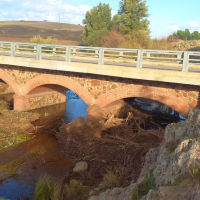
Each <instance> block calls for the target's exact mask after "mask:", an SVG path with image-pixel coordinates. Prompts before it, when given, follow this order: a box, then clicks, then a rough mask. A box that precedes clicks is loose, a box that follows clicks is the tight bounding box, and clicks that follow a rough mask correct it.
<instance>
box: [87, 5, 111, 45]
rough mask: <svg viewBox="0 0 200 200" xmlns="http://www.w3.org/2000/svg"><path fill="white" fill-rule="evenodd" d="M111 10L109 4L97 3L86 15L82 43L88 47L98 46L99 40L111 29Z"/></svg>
mask: <svg viewBox="0 0 200 200" xmlns="http://www.w3.org/2000/svg"><path fill="white" fill-rule="evenodd" d="M111 23H114V22H112V20H111V8H110V6H109V4H102V3H99V5H98V6H96V7H94V8H92V9H91V10H90V11H88V12H87V13H86V16H85V19H84V20H83V24H85V29H84V30H83V41H84V42H85V44H87V45H89V46H100V44H101V39H102V37H103V36H105V35H107V33H108V30H109V28H111Z"/></svg>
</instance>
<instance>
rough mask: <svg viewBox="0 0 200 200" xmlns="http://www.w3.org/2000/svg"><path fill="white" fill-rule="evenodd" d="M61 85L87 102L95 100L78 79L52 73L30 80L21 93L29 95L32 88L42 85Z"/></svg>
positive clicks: (90, 102)
mask: <svg viewBox="0 0 200 200" xmlns="http://www.w3.org/2000/svg"><path fill="white" fill-rule="evenodd" d="M48 84H52V85H59V86H63V87H65V88H68V89H69V90H72V91H73V92H75V93H76V94H77V95H78V96H79V97H80V98H82V99H83V101H85V103H86V104H88V105H90V104H92V103H93V102H94V98H93V96H92V95H91V94H90V93H89V92H88V91H87V90H85V89H84V88H83V87H82V86H81V84H80V83H78V82H77V81H75V80H73V79H71V78H69V77H67V76H62V75H50V74H43V75H40V76H37V77H34V78H33V79H31V80H29V81H28V82H27V83H26V84H25V85H24V86H23V87H22V88H21V95H23V96H25V95H27V94H28V93H29V92H30V91H31V90H33V89H35V88H37V87H39V86H42V85H48Z"/></svg>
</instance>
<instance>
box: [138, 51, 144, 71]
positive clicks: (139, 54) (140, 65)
mask: <svg viewBox="0 0 200 200" xmlns="http://www.w3.org/2000/svg"><path fill="white" fill-rule="evenodd" d="M142 61H143V50H141V49H140V50H138V57H137V68H142Z"/></svg>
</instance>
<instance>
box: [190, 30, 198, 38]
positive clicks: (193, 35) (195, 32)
mask: <svg viewBox="0 0 200 200" xmlns="http://www.w3.org/2000/svg"><path fill="white" fill-rule="evenodd" d="M191 39H192V40H199V39H200V33H199V32H198V31H194V32H193V33H192V34H191Z"/></svg>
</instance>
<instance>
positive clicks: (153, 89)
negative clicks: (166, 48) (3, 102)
mask: <svg viewBox="0 0 200 200" xmlns="http://www.w3.org/2000/svg"><path fill="white" fill-rule="evenodd" d="M0 68H1V69H3V71H4V72H6V73H7V74H8V75H9V77H11V78H12V80H13V81H14V82H15V83H16V84H17V85H18V87H19V88H22V91H23V87H26V86H27V85H28V86H29V87H26V90H25V91H26V92H27V94H28V92H29V90H31V89H34V81H33V80H36V79H37V81H38V80H39V77H41V80H40V81H39V82H40V83H37V84H40V85H42V84H45V83H47V82H48V81H47V80H46V81H45V80H44V79H49V81H52V80H53V79H58V80H57V82H58V83H61V84H62V85H64V86H69V87H70V86H71V85H73V84H74V83H76V86H74V87H78V88H77V89H76V91H74V92H76V93H80V94H82V96H81V98H83V99H84V92H83V89H84V91H85V96H87V97H85V99H86V101H87V102H86V103H88V104H91V103H95V102H98V101H99V102H98V103H99V104H101V107H104V106H106V105H107V102H109V103H110V102H111V101H114V100H115V97H116V100H118V99H119V98H126V97H130V95H138V97H146V98H153V99H154V100H159V101H160V102H163V103H165V102H167V100H166V97H173V98H171V100H170V101H171V102H167V103H168V105H175V104H177V105H178V104H179V102H182V104H184V103H185V102H187V106H189V108H195V107H198V106H199V103H198V102H199V92H200V87H199V86H192V85H183V84H175V83H164V82H157V81H146V80H136V79H126V78H118V77H109V76H101V75H95V74H83V73H82V74H81V73H73V72H63V71H54V70H43V69H33V68H24V67H17V66H8V65H1V66H0ZM44 75H46V76H45V77H44ZM0 78H1V77H0ZM65 78H67V81H68V84H65V81H66V80H65ZM70 83H71V85H70ZM47 84H48V83H47ZM36 86H37V85H36ZM69 89H70V88H69ZM134 90H137V91H136V92H135V93H133V92H132V91H134ZM117 91H120V92H121V93H124V97H123V95H121V96H119V95H118V94H117ZM139 91H143V93H142V94H139ZM86 92H87V94H86ZM80 94H79V95H80ZM89 95H90V97H89ZM148 95H149V97H148ZM162 95H165V97H163V99H162ZM117 96H118V97H117ZM105 97H109V98H110V99H108V100H106V99H105ZM133 97H134V96H133ZM154 97H155V98H154ZM89 98H93V100H88V99H89ZM117 98H118V99H117ZM164 98H165V99H164ZM85 99H84V100H85ZM104 99H105V100H104ZM100 101H101V102H100ZM103 101H104V102H103ZM106 101H107V102H106ZM179 109H180V108H179ZM187 109H188V108H187Z"/></svg>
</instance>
